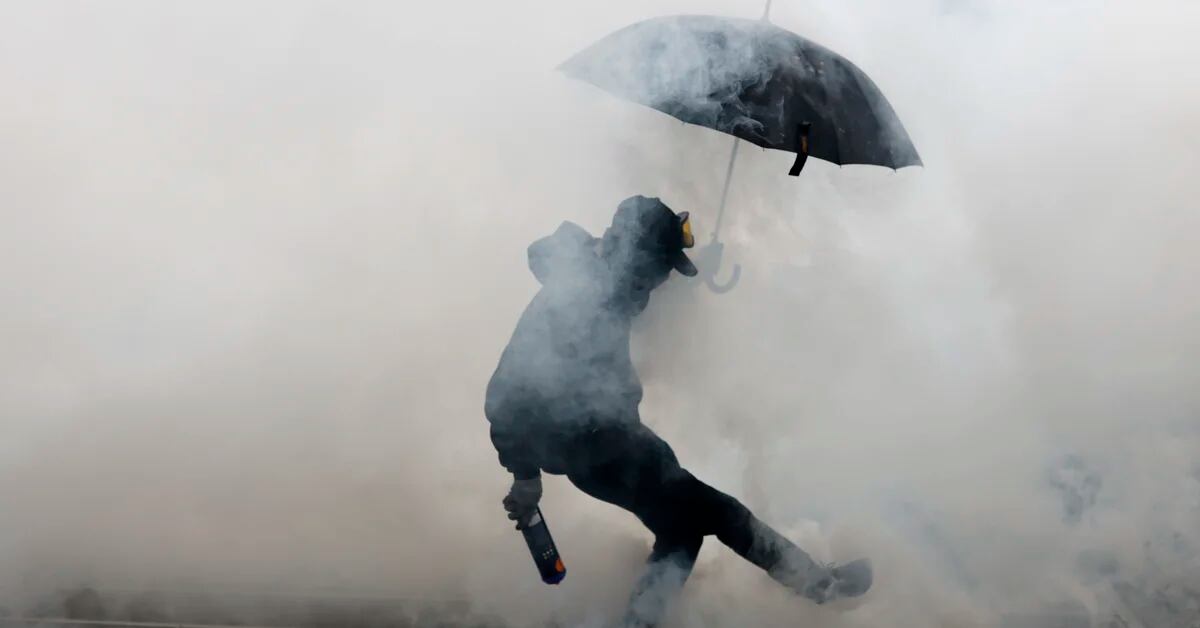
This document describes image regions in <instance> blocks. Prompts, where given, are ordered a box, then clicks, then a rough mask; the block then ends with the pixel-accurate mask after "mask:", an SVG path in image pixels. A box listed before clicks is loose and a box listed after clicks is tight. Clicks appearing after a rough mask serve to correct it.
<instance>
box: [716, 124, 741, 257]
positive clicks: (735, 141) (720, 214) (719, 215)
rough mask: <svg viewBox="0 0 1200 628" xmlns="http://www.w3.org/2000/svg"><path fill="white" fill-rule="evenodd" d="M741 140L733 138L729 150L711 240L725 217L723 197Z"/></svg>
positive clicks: (727, 187)
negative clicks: (731, 148) (727, 164)
mask: <svg viewBox="0 0 1200 628" xmlns="http://www.w3.org/2000/svg"><path fill="white" fill-rule="evenodd" d="M740 143H741V140H739V139H738V138H736V137H735V138H733V150H731V151H729V167H728V168H726V169H725V187H724V189H722V190H721V208H720V209H718V210H717V224H716V226H714V227H713V242H716V241H717V234H719V233H721V219H722V218H724V217H725V199H727V198H729V182H730V181H731V180H732V179H733V162H734V161H736V160H737V151H738V144H740Z"/></svg>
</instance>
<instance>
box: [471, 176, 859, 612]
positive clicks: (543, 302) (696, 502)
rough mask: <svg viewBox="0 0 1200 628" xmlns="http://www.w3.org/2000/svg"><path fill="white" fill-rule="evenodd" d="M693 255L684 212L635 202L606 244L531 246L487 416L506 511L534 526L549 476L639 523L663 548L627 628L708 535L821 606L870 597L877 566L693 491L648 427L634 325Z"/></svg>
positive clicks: (669, 586)
mask: <svg viewBox="0 0 1200 628" xmlns="http://www.w3.org/2000/svg"><path fill="white" fill-rule="evenodd" d="M692 244H693V240H692V234H691V226H690V223H689V222H688V215H687V213H686V212H682V213H679V214H676V213H675V212H674V211H672V210H671V209H670V208H669V207H667V205H665V204H664V203H663V202H662V201H660V200H659V199H657V198H647V197H644V196H634V197H631V198H628V199H626V200H624V201H622V202H621V204H620V205H619V206H618V207H617V211H616V214H615V215H614V216H613V222H612V225H611V226H610V227H609V228H608V229H607V230H606V231H605V233H604V235H603V237H601V238H594V237H592V236H591V235H590V234H589V233H588V232H587V231H585V230H584V229H583V228H582V227H579V226H578V225H575V224H573V223H570V222H564V223H563V224H562V225H561V226H560V227H559V228H558V230H557V231H555V233H554V234H553V235H550V236H548V237H546V238H542V239H541V240H538V241H537V242H534V243H533V244H532V245H531V246H530V247H529V251H528V255H529V267H530V270H532V271H533V274H534V276H535V277H536V278H537V279H538V281H539V282H541V284H542V288H541V289H540V290H539V291H538V293H537V295H536V296H535V297H534V298H533V300H532V301H531V302H530V304H529V306H528V307H527V308H526V309H525V312H524V313H523V314H522V315H521V318H520V321H519V322H518V323H517V327H516V331H515V332H514V333H513V336H512V339H511V340H510V341H509V343H508V346H507V347H506V348H505V350H504V352H503V355H502V356H501V358H500V363H499V365H498V366H497V368H496V371H495V373H494V374H493V376H492V378H491V381H490V382H489V383H488V388H487V396H486V402H485V407H484V413H485V415H486V416H487V419H488V421H489V422H490V424H491V438H492V442H493V444H494V445H495V447H496V450H497V452H498V453H499V458H500V464H501V465H503V466H504V467H505V468H506V469H507V470H508V471H510V472H511V473H512V474H513V484H512V488H511V489H510V490H509V493H508V495H507V496H506V497H505V498H504V500H503V504H504V508H505V510H507V511H508V514H509V518H510V519H513V520H516V521H518V522H520V521H522V520H524V519H525V518H526V517H528V516H529V515H530V514H531V513H532V512H533V510H534V509H536V507H537V504H538V501H539V500H540V498H541V493H542V487H541V472H542V471H545V472H547V473H552V474H561V475H566V476H567V479H569V480H570V481H571V483H572V484H574V485H575V486H576V487H578V488H579V489H580V490H582V491H583V492H585V493H587V494H588V495H591V496H592V497H595V498H597V499H600V500H602V501H605V502H608V503H610V504H614V505H616V506H620V507H621V508H624V509H625V510H628V511H629V512H631V513H633V514H634V515H636V516H637V517H638V519H640V520H641V521H642V523H643V524H645V525H646V527H647V528H649V529H650V531H651V532H653V533H654V535H655V541H654V548H653V551H652V553H651V555H650V558H649V561H648V567H647V570H646V572H645V574H644V575H643V577H642V578H641V580H640V581H639V583H638V585H637V587H636V588H635V591H634V594H633V599H632V601H631V604H630V609H629V614H628V616H627V617H626V622H627V624H628V625H635V626H650V625H653V624H654V623H655V622H656V621H657V620H658V618H659V616H660V615H661V613H662V612H663V610H664V606H665V605H664V604H663V602H664V601H665V600H669V599H670V598H671V597H672V596H673V594H674V593H675V592H677V591H678V589H679V588H680V587H682V585H683V583H684V581H685V580H686V579H687V575H688V573H689V572H690V571H691V568H692V566H693V564H694V563H695V560H696V556H697V554H698V553H699V551H700V545H701V544H702V543H703V541H704V537H705V536H709V535H713V536H716V537H717V539H719V540H720V541H721V542H722V543H724V544H725V545H727V546H728V547H729V548H730V549H732V550H733V551H734V552H737V553H738V554H739V555H740V556H742V557H744V558H746V559H747V560H749V561H750V562H752V563H754V564H755V565H757V566H758V567H760V568H762V569H763V570H765V571H766V572H767V573H768V574H769V575H770V576H771V577H772V578H773V579H775V580H776V581H778V582H780V583H782V584H783V585H784V586H786V587H788V588H790V589H792V590H793V591H795V592H796V593H798V594H800V595H802V596H804V597H806V598H808V599H811V600H813V601H815V602H817V603H824V602H826V601H829V600H831V599H834V598H837V597H848V596H857V595H861V594H863V593H865V592H866V591H867V589H868V588H870V585H871V569H870V565H869V563H868V562H867V561H865V560H860V561H855V562H852V563H848V564H846V565H844V566H841V567H838V566H832V565H822V564H819V563H817V562H815V561H814V560H813V559H812V558H811V557H810V556H809V555H808V554H807V553H805V552H804V551H803V550H801V549H800V548H799V547H797V546H796V545H794V544H793V543H792V542H791V541H789V540H787V539H786V538H784V537H783V536H782V535H780V534H779V533H778V532H776V531H775V530H773V529H771V528H770V527H769V526H767V525H766V524H764V523H763V522H762V521H760V520H759V519H757V518H756V517H755V516H754V515H753V514H752V513H751V512H750V511H749V510H748V509H747V508H746V507H745V506H744V505H742V503H741V502H739V501H738V500H736V499H734V498H733V497H730V496H729V495H726V494H724V493H722V492H720V491H718V490H716V489H715V488H713V487H711V486H709V485H707V484H705V483H703V482H701V481H700V480H698V479H696V477H695V476H693V475H692V474H691V473H689V472H688V471H687V470H686V469H684V468H683V467H682V466H680V464H679V461H678V459H677V458H676V457H675V452H674V451H672V450H671V447H670V445H668V444H667V443H666V441H664V440H663V439H661V438H659V437H658V435H657V434H655V433H654V432H653V431H652V430H650V428H648V427H646V426H645V425H643V424H642V422H641V417H640V415H639V413H638V405H639V404H640V403H641V400H642V386H641V382H640V381H639V380H638V377H637V373H636V372H635V371H634V368H633V363H632V361H631V359H630V353H629V342H630V331H631V325H632V321H633V318H634V317H635V316H637V315H638V314H639V313H641V312H642V311H643V310H644V309H645V308H646V306H647V304H648V303H649V300H650V292H651V291H652V290H653V289H654V288H656V287H658V286H659V285H661V284H662V283H663V282H665V281H666V280H667V278H668V276H669V275H670V273H671V271H672V270H675V271H677V272H679V273H681V274H683V275H687V276H694V275H695V274H696V267H695V266H694V265H693V264H692V262H691V261H690V260H689V259H688V257H687V255H686V254H685V249H687V248H690V247H691V246H692Z"/></svg>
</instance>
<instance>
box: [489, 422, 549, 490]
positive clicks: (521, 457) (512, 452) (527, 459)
mask: <svg viewBox="0 0 1200 628" xmlns="http://www.w3.org/2000/svg"><path fill="white" fill-rule="evenodd" d="M514 428H515V426H514V425H512V424H511V423H508V424H506V425H499V424H497V423H492V430H491V432H492V445H493V446H495V447H496V453H498V454H499V455H500V466H502V467H504V468H505V469H508V472H509V473H512V474H513V477H514V478H515V479H518V480H529V479H532V478H536V477H540V476H541V474H542V471H541V469H539V468H538V465H537V463H536V462H535V461H534V457H533V452H531V451H530V450H529V446H528V445H527V444H526V438H525V434H523V433H522V432H523V430H518V429H514Z"/></svg>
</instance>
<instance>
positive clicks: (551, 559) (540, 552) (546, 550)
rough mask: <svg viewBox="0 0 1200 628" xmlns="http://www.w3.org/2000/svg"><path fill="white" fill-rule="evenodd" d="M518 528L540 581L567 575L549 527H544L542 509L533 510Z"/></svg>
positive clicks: (556, 581) (561, 577)
mask: <svg viewBox="0 0 1200 628" xmlns="http://www.w3.org/2000/svg"><path fill="white" fill-rule="evenodd" d="M519 529H520V530H521V535H522V536H524V537H525V544H526V545H528V546H529V553H530V554H531V555H532V556H533V564H534V565H537V570H538V574H539V575H541V576H542V582H545V583H546V584H558V583H560V582H562V581H563V578H566V577H567V568H566V567H564V566H563V561H562V558H561V557H559V555H558V548H557V547H555V545H554V539H553V538H551V536H550V528H547V527H546V519H545V517H543V516H542V509H541V508H538V509H536V510H534V511H533V514H531V515H529V518H528V520H526V521H522V522H521V525H520V526H519Z"/></svg>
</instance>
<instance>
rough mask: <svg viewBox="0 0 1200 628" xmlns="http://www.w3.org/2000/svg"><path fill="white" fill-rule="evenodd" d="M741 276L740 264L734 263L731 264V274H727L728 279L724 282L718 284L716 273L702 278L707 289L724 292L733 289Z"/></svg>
mask: <svg viewBox="0 0 1200 628" xmlns="http://www.w3.org/2000/svg"><path fill="white" fill-rule="evenodd" d="M741 278H742V265H741V264H734V265H733V274H732V275H730V276H729V281H726V282H725V283H724V284H718V283H717V275H716V273H713V274H711V275H708V276H706V277H705V278H704V283H707V284H708V289H709V290H712V291H713V292H715V293H716V294H725V293H726V292H729V291H730V290H733V288H734V286H736V285H737V282H738V280H739V279H741Z"/></svg>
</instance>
